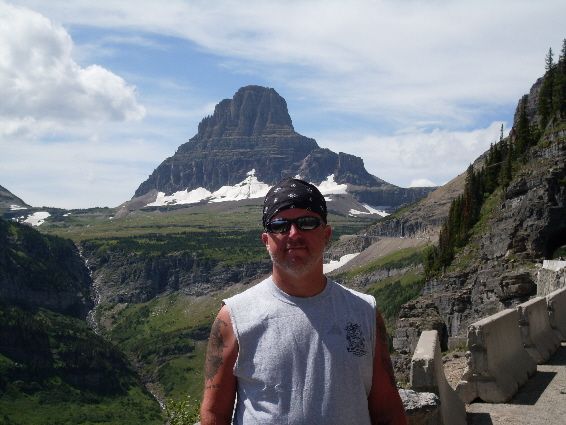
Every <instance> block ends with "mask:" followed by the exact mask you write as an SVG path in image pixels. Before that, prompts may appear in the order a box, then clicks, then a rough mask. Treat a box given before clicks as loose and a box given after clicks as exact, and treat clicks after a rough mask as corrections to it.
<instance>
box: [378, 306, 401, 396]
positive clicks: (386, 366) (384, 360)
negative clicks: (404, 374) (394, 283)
mask: <svg viewBox="0 0 566 425" xmlns="http://www.w3.org/2000/svg"><path fill="white" fill-rule="evenodd" d="M377 338H379V342H380V345H381V347H382V352H381V353H379V354H378V355H379V356H380V357H381V365H382V366H383V371H384V372H385V373H386V374H387V377H388V378H389V380H390V381H391V385H393V388H396V387H397V384H396V382H395V373H394V372H393V365H392V364H391V359H390V357H389V356H388V355H387V354H388V353H389V344H388V343H387V331H386V330H385V323H384V322H383V317H381V314H379V313H377Z"/></svg>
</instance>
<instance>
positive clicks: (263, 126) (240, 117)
mask: <svg viewBox="0 0 566 425" xmlns="http://www.w3.org/2000/svg"><path fill="white" fill-rule="evenodd" d="M294 133H295V130H294V128H293V123H292V122H291V117H290V116H289V112H288V110H287V102H285V99H283V98H282V97H281V96H280V95H279V94H278V93H277V92H276V91H275V90H274V89H272V88H267V87H261V86H253V85H252V86H246V87H242V88H240V89H239V90H238V91H237V92H236V93H235V94H234V97H233V98H232V99H224V100H222V101H221V102H220V103H218V104H217V105H216V107H215V108H214V114H213V115H211V116H208V117H206V118H204V119H203V120H202V121H201V122H200V124H199V126H198V134H197V135H196V136H195V139H196V140H205V139H217V138H231V137H254V136H255V137H260V136H270V135H276V136H283V135H291V134H294Z"/></svg>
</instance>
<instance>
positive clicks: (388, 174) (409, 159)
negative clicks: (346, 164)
mask: <svg viewBox="0 0 566 425" xmlns="http://www.w3.org/2000/svg"><path fill="white" fill-rule="evenodd" d="M501 124H502V123H501V122H494V123H492V124H491V125H490V126H488V127H486V128H480V129H477V130H472V131H449V130H441V129H434V130H432V131H423V130H420V129H407V130H405V131H402V132H398V133H397V134H394V135H375V134H358V135H352V134H350V133H348V134H332V135H325V134H320V135H318V136H317V140H318V142H319V145H321V146H323V147H326V148H329V149H331V150H335V151H336V150H338V149H345V148H346V151H347V152H348V153H350V154H353V155H356V156H360V157H362V158H363V159H364V164H365V167H366V169H367V170H368V171H369V172H370V173H371V174H373V175H375V176H378V177H380V178H382V179H384V180H386V181H388V182H390V183H393V184H396V185H399V186H402V187H408V186H414V185H415V184H414V183H415V182H425V180H424V179H426V181H428V182H434V184H433V185H442V184H444V183H446V182H447V181H449V180H450V179H452V178H453V177H455V176H457V175H458V174H460V173H462V172H464V171H465V170H466V168H467V167H468V165H469V164H470V163H471V162H472V161H473V160H475V159H476V158H477V157H478V156H479V155H481V154H482V153H483V152H485V151H486V150H487V149H489V146H490V144H491V143H495V142H497V141H498V140H499V136H500V130H501Z"/></svg>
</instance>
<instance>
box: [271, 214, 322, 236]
mask: <svg viewBox="0 0 566 425" xmlns="http://www.w3.org/2000/svg"><path fill="white" fill-rule="evenodd" d="M292 224H294V225H295V226H296V227H297V229H299V230H303V231H304V230H307V231H308V230H314V229H316V228H317V227H318V226H320V225H321V224H322V220H321V219H320V218H318V217H313V216H310V215H305V216H303V217H298V218H294V219H289V218H276V219H275V220H271V221H270V222H269V223H267V226H265V230H267V232H268V233H287V232H288V231H289V230H291V225H292Z"/></svg>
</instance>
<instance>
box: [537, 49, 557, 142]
mask: <svg viewBox="0 0 566 425" xmlns="http://www.w3.org/2000/svg"><path fill="white" fill-rule="evenodd" d="M544 68H545V69H546V74H545V75H544V80H543V82H542V86H541V88H540V92H539V97H538V110H539V114H540V117H541V120H540V124H541V130H542V131H544V128H545V127H546V124H548V121H549V119H550V117H551V116H552V112H553V103H554V102H553V98H554V93H553V92H554V71H555V67H554V53H553V52H552V47H550V48H549V49H548V53H547V54H546V58H545V65H544Z"/></svg>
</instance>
